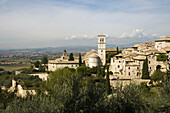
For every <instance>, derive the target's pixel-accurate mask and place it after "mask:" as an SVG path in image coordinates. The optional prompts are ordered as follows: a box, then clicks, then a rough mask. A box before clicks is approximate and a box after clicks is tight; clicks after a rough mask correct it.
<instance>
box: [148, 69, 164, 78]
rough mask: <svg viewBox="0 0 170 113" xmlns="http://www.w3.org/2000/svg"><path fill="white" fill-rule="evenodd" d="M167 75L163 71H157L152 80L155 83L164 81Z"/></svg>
mask: <svg viewBox="0 0 170 113" xmlns="http://www.w3.org/2000/svg"><path fill="white" fill-rule="evenodd" d="M165 74H166V73H164V72H162V71H161V70H159V69H158V70H156V71H155V72H154V73H153V74H152V75H151V80H153V81H162V80H163V79H164V76H165Z"/></svg>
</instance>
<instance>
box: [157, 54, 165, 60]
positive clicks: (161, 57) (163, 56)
mask: <svg viewBox="0 0 170 113" xmlns="http://www.w3.org/2000/svg"><path fill="white" fill-rule="evenodd" d="M167 59H168V56H167V55H165V54H159V55H157V61H166V60H167Z"/></svg>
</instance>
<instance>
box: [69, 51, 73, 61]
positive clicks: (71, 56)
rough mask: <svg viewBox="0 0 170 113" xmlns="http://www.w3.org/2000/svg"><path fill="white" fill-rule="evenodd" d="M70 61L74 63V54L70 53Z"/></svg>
mask: <svg viewBox="0 0 170 113" xmlns="http://www.w3.org/2000/svg"><path fill="white" fill-rule="evenodd" d="M68 60H69V61H74V57H73V53H70V55H69V59H68Z"/></svg>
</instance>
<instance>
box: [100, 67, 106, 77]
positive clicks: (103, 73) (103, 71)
mask: <svg viewBox="0 0 170 113" xmlns="http://www.w3.org/2000/svg"><path fill="white" fill-rule="evenodd" d="M105 67H106V66H103V68H102V72H101V75H102V77H104V76H105Z"/></svg>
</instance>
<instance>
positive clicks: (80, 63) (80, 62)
mask: <svg viewBox="0 0 170 113" xmlns="http://www.w3.org/2000/svg"><path fill="white" fill-rule="evenodd" d="M81 65H82V61H81V54H80V53H79V66H81Z"/></svg>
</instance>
